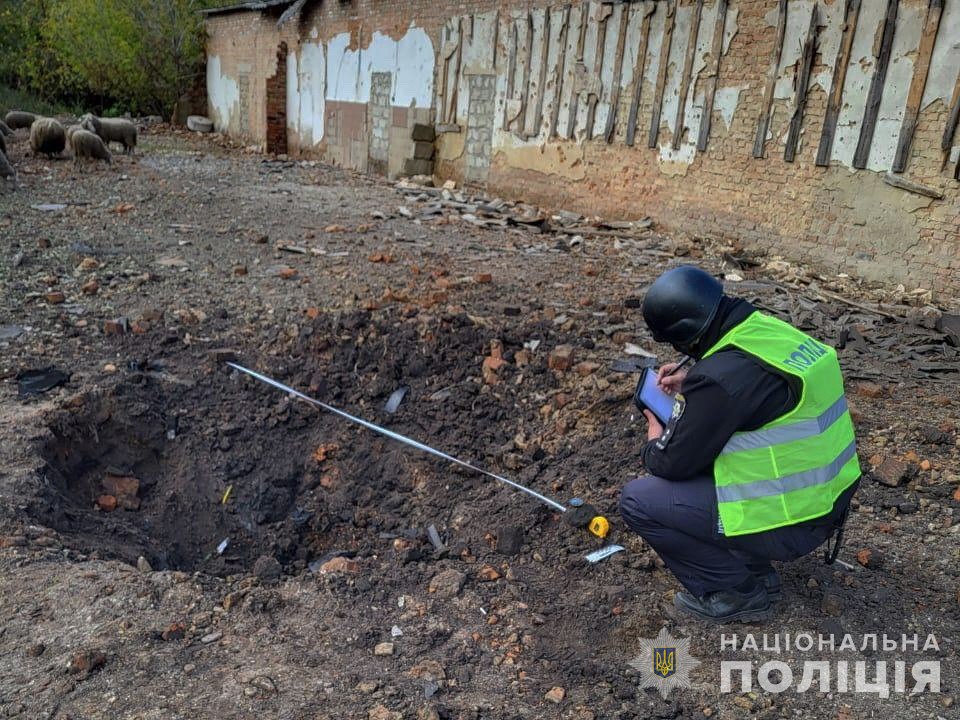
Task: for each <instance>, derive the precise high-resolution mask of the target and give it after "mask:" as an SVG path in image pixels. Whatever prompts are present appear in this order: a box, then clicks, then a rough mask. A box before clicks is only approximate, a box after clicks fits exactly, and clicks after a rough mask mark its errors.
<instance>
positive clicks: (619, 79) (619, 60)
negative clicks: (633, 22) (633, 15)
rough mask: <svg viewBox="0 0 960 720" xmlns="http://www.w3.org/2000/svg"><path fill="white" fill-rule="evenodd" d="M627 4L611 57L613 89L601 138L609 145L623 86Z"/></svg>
mask: <svg viewBox="0 0 960 720" xmlns="http://www.w3.org/2000/svg"><path fill="white" fill-rule="evenodd" d="M630 8H631V5H630V4H629V3H624V4H623V5H621V6H620V29H619V30H618V32H617V51H616V55H614V57H613V79H612V82H613V87H612V88H611V89H610V112H608V113H607V124H606V127H605V128H604V130H603V137H604V138H605V139H606V141H607V144H608V145H609V144H610V143H611V142H613V133H614V132H615V131H616V127H617V110H618V109H619V107H620V87H621V86H622V85H623V52H624V50H625V49H626V44H627V23H629V22H630Z"/></svg>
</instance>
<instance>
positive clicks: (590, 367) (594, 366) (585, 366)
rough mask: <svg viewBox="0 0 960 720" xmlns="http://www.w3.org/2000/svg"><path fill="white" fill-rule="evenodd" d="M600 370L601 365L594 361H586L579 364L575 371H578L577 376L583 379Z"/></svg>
mask: <svg viewBox="0 0 960 720" xmlns="http://www.w3.org/2000/svg"><path fill="white" fill-rule="evenodd" d="M599 369H600V363H598V362H593V361H592V360H584V361H583V362H579V363H577V365H576V368H575V370H576V371H577V374H578V375H580V376H581V377H586V376H587V375H590V374H591V373H593V372H596V371H597V370H599Z"/></svg>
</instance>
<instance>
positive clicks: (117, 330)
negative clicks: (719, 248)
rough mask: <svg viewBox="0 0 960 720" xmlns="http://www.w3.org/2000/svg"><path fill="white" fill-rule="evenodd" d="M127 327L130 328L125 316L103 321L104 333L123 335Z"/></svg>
mask: <svg viewBox="0 0 960 720" xmlns="http://www.w3.org/2000/svg"><path fill="white" fill-rule="evenodd" d="M129 329H130V323H129V321H128V320H127V319H126V318H125V317H120V318H117V319H115V320H104V321H103V334H104V335H123V334H124V333H125V332H127V331H128V330H129Z"/></svg>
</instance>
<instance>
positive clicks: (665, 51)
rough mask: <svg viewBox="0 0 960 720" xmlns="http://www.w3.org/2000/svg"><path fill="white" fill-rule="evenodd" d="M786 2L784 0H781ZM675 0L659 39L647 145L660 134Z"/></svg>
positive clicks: (652, 144)
mask: <svg viewBox="0 0 960 720" xmlns="http://www.w3.org/2000/svg"><path fill="white" fill-rule="evenodd" d="M783 1H784V2H786V0H783ZM676 15H677V4H676V0H667V15H666V17H665V18H664V21H663V38H662V40H661V41H660V65H659V66H657V84H656V86H655V87H654V90H653V112H652V113H651V116H650V132H649V133H648V134H647V147H651V148H654V147H656V146H657V136H658V135H659V134H660V113H661V112H663V90H664V88H665V87H666V85H667V67H668V66H669V64H670V45H671V43H672V41H673V26H674V22H675V21H676Z"/></svg>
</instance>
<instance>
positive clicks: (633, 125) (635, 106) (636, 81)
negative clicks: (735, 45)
mask: <svg viewBox="0 0 960 720" xmlns="http://www.w3.org/2000/svg"><path fill="white" fill-rule="evenodd" d="M721 1H722V2H725V1H726V0H721ZM656 11H657V3H654V4H653V5H650V6H648V5H647V4H646V3H645V4H644V6H643V23H642V24H641V26H640V47H639V49H638V50H637V57H636V61H635V62H634V65H633V97H632V98H631V99H630V113H629V114H628V115H627V133H626V137H625V142H626V144H627V145H628V146H630V147H633V140H634V138H635V137H636V134H637V113H638V112H640V94H641V93H642V92H643V74H644V72H645V71H646V63H647V43H648V41H649V39H650V18H651V17H652V16H653V14H654V13H655V12H656Z"/></svg>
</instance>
